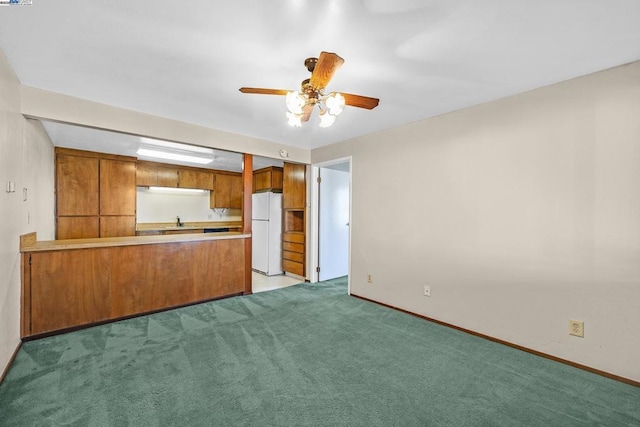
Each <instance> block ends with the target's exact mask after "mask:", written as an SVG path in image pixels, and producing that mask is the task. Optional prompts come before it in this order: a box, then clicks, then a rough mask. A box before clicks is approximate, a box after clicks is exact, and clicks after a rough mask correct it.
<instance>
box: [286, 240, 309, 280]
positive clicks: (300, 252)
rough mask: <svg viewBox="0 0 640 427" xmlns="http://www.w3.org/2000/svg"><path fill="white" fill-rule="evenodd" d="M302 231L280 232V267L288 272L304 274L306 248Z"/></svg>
mask: <svg viewBox="0 0 640 427" xmlns="http://www.w3.org/2000/svg"><path fill="white" fill-rule="evenodd" d="M304 242H305V236H304V233H291V232H285V233H282V269H283V270H284V271H286V272H288V273H292V274H297V275H298V276H303V277H304V274H305V262H306V259H305V258H306V256H305V252H306V248H305V244H304Z"/></svg>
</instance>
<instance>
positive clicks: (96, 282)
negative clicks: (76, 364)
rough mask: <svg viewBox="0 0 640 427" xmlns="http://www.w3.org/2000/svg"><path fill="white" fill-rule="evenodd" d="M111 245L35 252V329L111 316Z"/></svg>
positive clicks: (36, 330)
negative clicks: (100, 247) (109, 246)
mask: <svg viewBox="0 0 640 427" xmlns="http://www.w3.org/2000/svg"><path fill="white" fill-rule="evenodd" d="M110 264H111V262H110V251H109V249H83V250H74V251H54V252H37V253H36V252H34V253H32V254H31V289H30V291H31V325H32V326H31V333H32V334H38V333H43V332H49V331H54V330H57V329H64V328H70V327H73V326H76V325H82V324H88V323H93V322H97V321H100V320H105V319H108V318H109V305H110V304H109V303H110V299H111V298H110V288H109V282H110Z"/></svg>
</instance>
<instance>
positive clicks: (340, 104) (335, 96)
mask: <svg viewBox="0 0 640 427" xmlns="http://www.w3.org/2000/svg"><path fill="white" fill-rule="evenodd" d="M324 103H325V105H326V107H327V111H328V112H329V114H331V115H332V116H337V115H338V114H340V113H342V110H344V106H345V99H344V96H342V95H341V94H339V93H338V92H332V93H330V94H329V96H327V99H326V100H325V102H324Z"/></svg>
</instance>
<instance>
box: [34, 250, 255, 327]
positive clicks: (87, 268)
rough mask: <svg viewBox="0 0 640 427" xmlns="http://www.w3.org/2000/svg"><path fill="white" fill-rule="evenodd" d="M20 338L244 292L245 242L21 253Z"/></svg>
mask: <svg viewBox="0 0 640 427" xmlns="http://www.w3.org/2000/svg"><path fill="white" fill-rule="evenodd" d="M22 262H23V266H24V269H25V270H24V280H23V304H22V318H23V321H22V328H23V330H22V336H23V337H29V336H33V335H39V334H44V333H51V332H56V331H62V330H65V329H68V328H77V327H80V326H90V325H92V324H95V323H100V322H105V321H109V320H114V319H119V318H122V317H129V316H133V315H137V314H142V313H148V312H153V311H157V310H163V309H167V308H172V307H179V306H183V305H185V304H193V303H196V302H201V301H207V300H210V299H213V298H220V297H224V296H230V295H239V294H241V293H243V292H244V289H245V283H244V281H245V277H246V274H245V268H246V265H245V238H228V239H210V240H201V241H184V242H163V243H157V244H132V245H125V246H107V247H105V246H102V247H89V248H86V247H83V248H68V249H58V250H49V251H35V252H23V261H22Z"/></svg>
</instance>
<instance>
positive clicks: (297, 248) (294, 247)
mask: <svg viewBox="0 0 640 427" xmlns="http://www.w3.org/2000/svg"><path fill="white" fill-rule="evenodd" d="M282 250H284V251H291V252H297V253H301V254H303V253H304V245H303V244H301V243H291V242H282Z"/></svg>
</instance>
